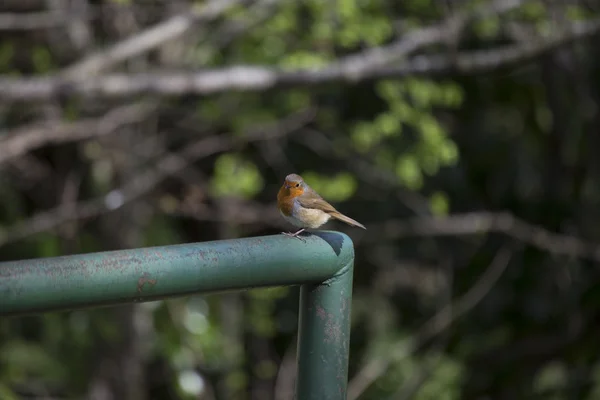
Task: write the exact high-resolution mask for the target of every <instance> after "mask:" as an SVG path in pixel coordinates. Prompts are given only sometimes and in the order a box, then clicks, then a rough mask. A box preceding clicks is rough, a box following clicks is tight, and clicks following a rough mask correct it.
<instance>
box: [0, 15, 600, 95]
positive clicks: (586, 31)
mask: <svg viewBox="0 0 600 400" xmlns="http://www.w3.org/2000/svg"><path fill="white" fill-rule="evenodd" d="M598 32H600V19H597V20H593V21H588V22H581V23H576V24H573V25H572V27H571V29H568V30H565V31H564V32H563V33H562V34H560V35H556V36H553V37H549V38H546V39H541V38H540V39H539V40H534V41H532V42H528V43H524V44H518V45H510V46H505V47H501V48H497V49H493V50H481V51H474V52H465V53H459V54H457V55H454V56H451V55H418V56H415V57H413V58H411V59H408V60H406V61H404V62H399V63H398V65H392V66H379V64H380V59H379V58H378V57H374V60H373V64H374V65H375V66H371V65H370V64H369V63H368V62H366V60H365V59H364V58H360V57H350V58H348V59H347V60H346V61H345V62H338V63H334V64H332V65H331V66H328V67H324V68H318V69H312V70H298V71H286V70H282V69H278V68H269V67H253V66H234V67H228V68H222V69H214V70H205V71H202V72H163V73H160V72H158V73H141V74H131V75H130V74H112V75H106V76H100V77H95V78H90V79H86V80H82V81H77V82H67V81H65V80H64V79H62V78H60V77H57V76H49V77H34V78H29V79H15V78H3V79H0V101H18V100H48V99H50V98H52V97H53V96H59V95H63V96H74V95H76V96H99V97H108V98H111V97H113V98H122V97H127V96H135V95H141V94H154V95H160V96H182V95H188V94H196V95H201V94H213V93H219V92H225V91H232V90H238V91H254V92H256V91H266V90H269V89H274V88H279V87H298V86H303V87H306V86H317V85H323V84H327V83H336V82H347V83H354V82H359V81H366V80H374V79H383V78H399V77H404V76H408V75H423V76H446V75H451V74H454V75H467V74H474V73H482V72H487V71H491V70H495V69H498V68H503V67H508V66H512V65H515V64H518V63H524V62H527V61H530V60H532V59H535V58H536V57H539V56H541V55H543V54H545V53H547V52H550V51H553V50H555V49H557V48H559V47H561V46H564V45H567V44H570V43H572V42H573V41H576V40H581V39H584V38H587V37H590V36H593V35H596V34H598ZM373 54H375V53H373Z"/></svg>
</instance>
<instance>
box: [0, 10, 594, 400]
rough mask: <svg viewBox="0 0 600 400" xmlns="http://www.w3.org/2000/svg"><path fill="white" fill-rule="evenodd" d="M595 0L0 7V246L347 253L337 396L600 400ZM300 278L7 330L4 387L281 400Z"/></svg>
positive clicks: (89, 395) (105, 395)
mask: <svg viewBox="0 0 600 400" xmlns="http://www.w3.org/2000/svg"><path fill="white" fill-rule="evenodd" d="M599 32H600V1H598V0H580V1H576V0H573V1H569V0H545V1H544V0H529V1H527V0H504V1H502V0H497V1H493V0H446V1H444V0H404V1H391V0H338V1H324V0H213V1H209V0H203V1H201V0H2V1H1V2H0V259H2V260H17V259H26V258H34V257H50V256H57V255H62V254H73V253H82V252H92V251H102V250H111V249H122V248H133V247H139V246H151V245H168V244H176V243H183V242H197V241H207V240H215V239H226V238H237V237H246V236H252V235H267V234H277V233H279V232H280V231H282V230H290V229H291V228H292V227H290V226H288V225H287V224H286V223H285V221H284V220H283V219H282V218H281V217H280V216H279V215H278V212H277V210H276V207H275V197H276V193H277V190H278V188H279V187H280V185H281V183H282V180H283V178H284V177H285V175H287V174H288V173H291V172H296V173H300V174H302V175H303V176H304V178H305V179H306V180H307V181H308V182H309V184H311V185H312V186H313V187H314V188H315V189H316V190H317V191H319V192H320V193H321V195H323V196H324V197H325V198H326V199H328V200H329V201H331V202H332V203H333V204H334V205H336V206H337V207H338V208H339V209H340V211H342V212H344V213H346V214H348V215H350V216H352V217H353V218H355V219H357V220H358V221H360V222H362V223H364V224H365V225H366V226H367V227H368V230H367V231H362V230H360V229H352V228H349V227H346V226H344V225H342V224H335V223H332V224H330V225H328V228H330V229H341V230H344V231H345V232H347V233H348V234H349V235H350V236H351V237H352V238H353V240H354V242H355V245H356V254H357V260H356V270H355V278H354V281H355V284H354V286H355V288H354V301H353V306H352V307H353V315H352V340H351V360H350V377H349V394H348V399H349V400H357V399H360V400H387V399H415V400H426V399H556V400H562V399H598V398H600V340H599V339H598V332H599V331H600V307H599V306H600V289H599V286H598V284H597V282H598V279H599V278H600V269H599V268H598V262H599V261H600V246H598V245H597V244H596V243H598V241H599V239H600V224H599V223H598V221H599V220H600V208H599V205H600V203H599V199H600V157H598V152H599V150H600V110H599V107H600V47H599V46H598V39H599V38H600V36H599V35H598V33H599ZM297 306H298V290H297V288H274V289H262V290H252V291H248V292H243V293H228V294H225V295H211V296H193V297H189V298H181V299H174V300H169V301H164V302H151V303H145V304H135V305H130V306H123V307H114V308H106V309H95V310H89V311H75V312H63V313H50V314H44V315H39V316H30V317H22V318H12V319H4V320H1V321H0V399H2V400H13V399H95V400H112V399H132V400H143V399H156V400H162V399H205V400H213V399H214V400H221V399H233V400H237V399H240V400H287V399H292V398H293V390H294V379H295V371H294V368H295V351H296V347H295V346H296V328H297V313H298V311H297Z"/></svg>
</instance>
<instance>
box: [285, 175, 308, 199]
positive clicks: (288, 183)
mask: <svg viewBox="0 0 600 400" xmlns="http://www.w3.org/2000/svg"><path fill="white" fill-rule="evenodd" d="M305 187H306V183H304V179H302V177H301V176H300V175H297V174H289V175H288V176H286V177H285V181H284V182H283V186H282V187H281V190H282V191H285V192H286V194H287V195H291V196H292V197H296V196H300V195H301V194H302V193H304V189H305Z"/></svg>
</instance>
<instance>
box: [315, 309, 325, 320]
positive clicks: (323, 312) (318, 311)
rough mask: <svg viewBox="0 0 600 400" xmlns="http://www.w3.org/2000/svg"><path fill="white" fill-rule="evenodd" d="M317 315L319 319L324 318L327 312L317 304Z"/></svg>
mask: <svg viewBox="0 0 600 400" xmlns="http://www.w3.org/2000/svg"><path fill="white" fill-rule="evenodd" d="M317 317H319V318H321V319H325V317H327V313H326V312H325V309H324V308H323V307H320V306H317Z"/></svg>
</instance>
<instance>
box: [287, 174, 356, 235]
mask: <svg viewBox="0 0 600 400" xmlns="http://www.w3.org/2000/svg"><path fill="white" fill-rule="evenodd" d="M277 208H279V212H280V213H281V215H282V216H283V218H284V219H285V220H286V221H288V222H289V223H291V224H292V225H294V226H296V227H298V228H300V230H298V231H297V232H294V233H291V232H281V233H282V234H284V235H287V236H290V237H295V238H298V239H300V240H303V239H302V238H301V237H300V236H298V235H300V233H302V232H304V231H305V230H306V229H316V228H319V227H320V226H322V225H324V224H325V223H326V222H327V221H329V220H330V219H331V218H334V219H337V220H340V221H342V222H345V223H347V224H348V225H350V226H356V227H359V228H362V229H367V228H365V226H364V225H363V224H361V223H360V222H358V221H355V220H353V219H352V218H350V217H348V216H346V215H344V214H342V213H341V212H339V211H338V210H336V209H335V208H334V207H333V206H332V205H331V204H329V203H328V202H327V201H326V200H325V199H323V198H322V197H321V196H319V194H318V193H317V192H315V191H314V190H313V189H312V188H311V187H310V186H308V184H307V183H306V182H304V179H302V177H301V176H300V175H298V174H289V175H288V176H286V177H285V181H284V182H283V186H281V189H279V192H278V193H277Z"/></svg>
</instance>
